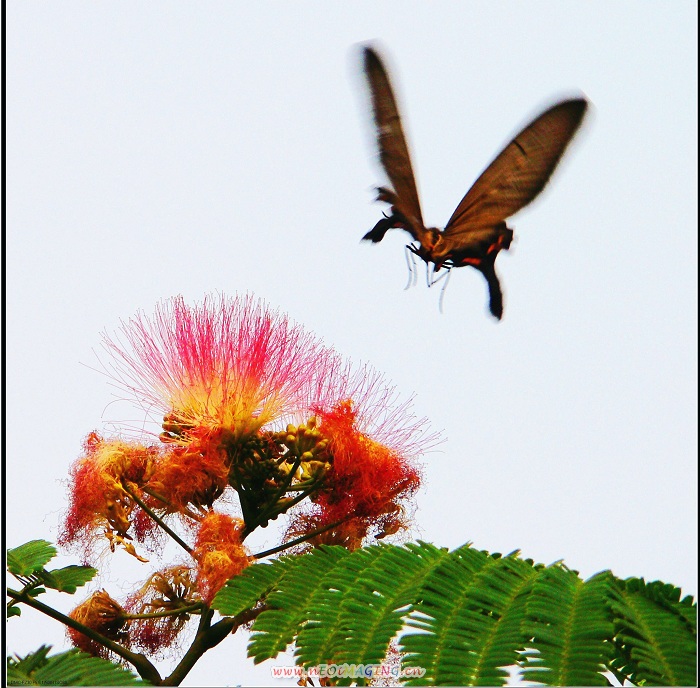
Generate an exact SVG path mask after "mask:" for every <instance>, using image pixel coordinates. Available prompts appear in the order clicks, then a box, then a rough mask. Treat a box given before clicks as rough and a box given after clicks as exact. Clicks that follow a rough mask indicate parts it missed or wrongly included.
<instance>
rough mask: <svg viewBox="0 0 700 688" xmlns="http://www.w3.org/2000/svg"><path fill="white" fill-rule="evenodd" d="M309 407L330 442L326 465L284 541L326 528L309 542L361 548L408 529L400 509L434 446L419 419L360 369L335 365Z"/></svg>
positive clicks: (434, 440)
mask: <svg viewBox="0 0 700 688" xmlns="http://www.w3.org/2000/svg"><path fill="white" fill-rule="evenodd" d="M318 391H319V394H318V398H319V399H320V402H318V403H317V405H316V406H315V407H314V409H313V410H314V412H315V413H316V417H317V421H318V426H317V427H318V430H319V432H320V434H321V436H322V437H323V438H325V439H326V440H327V441H328V449H327V451H328V453H329V454H330V456H331V457H332V468H331V470H330V471H328V474H327V476H326V479H325V486H324V488H323V489H322V490H321V491H320V492H319V493H318V494H317V495H316V496H314V497H313V502H314V504H313V506H312V507H311V508H310V509H304V508H303V507H302V508H301V509H300V510H299V511H298V512H297V514H296V516H295V518H294V519H293V520H292V523H291V525H290V528H289V530H288V532H287V534H286V538H285V539H287V540H288V541H289V540H293V539H295V538H296V537H300V536H302V535H306V534H310V533H312V532H314V531H316V530H322V529H324V528H328V527H329V526H331V525H332V524H335V525H334V526H332V527H330V528H328V530H324V532H323V533H320V534H319V535H317V536H316V537H314V538H312V539H311V540H310V542H311V544H314V545H315V544H321V543H326V544H331V543H332V544H341V545H343V546H345V547H348V548H349V549H355V548H357V547H359V546H360V545H361V544H362V542H363V540H364V539H365V538H366V537H367V536H368V535H373V536H374V537H375V538H382V537H385V536H387V535H391V534H394V533H396V532H398V531H399V530H401V529H402V528H405V527H406V517H405V513H406V510H405V506H404V505H405V504H407V502H408V501H409V500H410V498H411V497H412V496H413V494H414V493H415V491H416V490H417V489H418V487H419V485H420V474H419V472H418V470H417V468H415V467H414V466H413V463H414V461H415V459H416V458H417V457H418V456H420V454H421V453H422V452H423V451H425V450H426V449H428V448H429V447H431V446H433V445H435V444H437V443H438V442H439V441H440V437H439V435H438V434H435V433H433V434H428V433H427V430H426V421H425V419H416V418H415V416H414V415H413V414H412V413H411V410H410V406H411V402H410V400H409V401H407V402H403V403H400V402H399V401H398V398H397V394H396V392H395V389H394V388H393V387H390V386H388V385H387V384H386V383H385V381H384V378H383V377H382V376H381V375H379V374H378V373H376V372H375V371H373V370H372V369H371V368H370V367H368V366H365V367H363V368H361V369H359V370H357V371H356V372H355V373H353V372H352V371H351V369H350V367H349V366H347V365H346V366H339V367H338V368H337V369H336V370H335V371H334V374H333V376H332V378H331V379H327V380H326V381H325V382H324V386H323V387H322V388H320V389H319V390H318Z"/></svg>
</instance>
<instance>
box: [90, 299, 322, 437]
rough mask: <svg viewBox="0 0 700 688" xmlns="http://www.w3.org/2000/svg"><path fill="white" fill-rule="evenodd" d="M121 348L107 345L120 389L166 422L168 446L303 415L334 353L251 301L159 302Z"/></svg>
mask: <svg viewBox="0 0 700 688" xmlns="http://www.w3.org/2000/svg"><path fill="white" fill-rule="evenodd" d="M121 333H122V338H123V340H125V341H124V342H122V341H120V340H119V339H117V338H115V339H112V338H110V337H108V336H105V337H104V344H105V346H106V348H107V349H108V350H109V351H110V353H111V354H112V356H113V358H114V364H113V366H112V368H113V373H114V374H115V377H117V379H118V380H119V381H120V383H121V385H122V386H123V387H125V388H126V389H127V390H129V391H131V392H132V393H133V394H134V395H135V396H136V397H137V398H138V399H139V401H140V402H143V401H145V402H147V403H150V404H152V405H153V406H154V407H155V408H159V409H161V410H162V412H163V413H164V415H165V416H166V424H167V425H168V427H167V428H166V429H167V430H169V431H170V432H169V435H168V437H169V438H170V439H171V440H174V441H177V440H178V438H179V439H180V440H184V441H185V442H186V441H187V438H188V437H189V435H190V434H191V432H192V431H193V430H194V431H195V432H197V433H198V434H199V435H200V436H201V434H202V432H204V431H205V430H207V429H209V430H224V431H226V432H227V433H230V434H231V435H233V437H234V438H241V437H246V436H250V435H252V434H253V433H255V432H256V431H257V430H259V429H260V428H261V427H263V426H265V425H267V424H269V423H270V422H272V421H274V420H277V419H279V418H280V417H282V416H285V415H287V414H290V413H293V412H294V411H296V410H298V409H299V407H300V405H301V404H302V403H303V401H305V400H306V398H307V396H308V387H309V382H310V380H311V379H313V378H314V377H317V376H318V375H319V374H321V375H322V374H323V372H322V371H323V369H324V367H326V366H328V365H329V364H330V362H331V359H332V358H333V354H332V352H331V351H330V350H329V349H327V348H326V347H324V346H323V345H322V343H321V342H320V341H319V340H317V339H316V338H315V337H313V336H312V335H310V334H308V333H306V332H305V331H304V330H303V329H302V328H301V327H300V326H298V325H295V324H292V323H290V321H289V320H288V319H287V318H286V316H284V315H282V314H280V313H278V312H276V311H271V310H269V309H268V308H267V307H266V306H265V304H264V303H263V302H261V301H259V300H256V299H254V298H253V297H251V296H244V297H234V298H227V297H225V296H219V297H207V298H205V300H204V302H203V303H201V304H198V305H195V306H188V305H186V304H185V302H184V300H183V299H182V297H175V298H173V299H170V300H168V301H165V302H162V303H161V304H160V305H159V306H158V307H157V309H156V313H155V315H154V317H153V318H149V317H147V316H145V315H143V314H139V315H137V316H136V317H135V318H133V319H131V320H130V321H129V322H128V323H123V324H122V328H121Z"/></svg>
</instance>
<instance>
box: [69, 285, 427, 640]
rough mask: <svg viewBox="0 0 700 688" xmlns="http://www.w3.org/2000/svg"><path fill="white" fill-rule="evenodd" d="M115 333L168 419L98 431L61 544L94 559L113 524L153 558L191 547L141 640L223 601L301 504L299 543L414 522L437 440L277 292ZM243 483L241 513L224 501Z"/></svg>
mask: <svg viewBox="0 0 700 688" xmlns="http://www.w3.org/2000/svg"><path fill="white" fill-rule="evenodd" d="M104 345H105V348H106V350H107V352H108V353H109V354H110V361H111V362H110V363H108V364H107V365H106V368H107V371H108V373H109V375H110V376H111V377H112V379H113V380H114V381H115V382H116V383H117V384H118V385H119V386H120V387H121V388H122V389H123V390H124V391H125V392H126V393H127V394H128V395H129V396H132V397H133V398H134V399H135V400H136V401H137V402H138V404H139V405H140V406H141V407H146V408H150V409H156V410H158V411H159V412H160V416H161V417H162V423H161V429H160V432H158V433H153V434H152V436H151V439H150V441H148V442H146V443H143V442H132V441H127V440H125V439H122V438H112V439H103V438H101V437H100V436H98V435H97V434H96V433H92V434H91V435H89V437H88V439H87V440H86V443H85V447H84V453H83V456H82V457H81V458H80V459H79V460H78V461H77V462H76V464H75V465H74V466H73V469H72V472H71V493H70V494H71V505H70V508H69V510H68V514H67V516H66V520H65V523H64V528H63V532H62V535H61V543H62V544H64V545H69V544H76V545H79V546H81V547H83V549H84V552H85V555H86V558H87V557H88V555H89V554H91V553H92V551H93V550H94V547H95V545H96V543H97V541H98V540H99V538H101V537H105V536H106V538H107V539H108V541H109V545H110V547H111V548H112V550H114V549H115V548H116V547H117V546H119V547H122V548H124V549H125V550H126V551H127V552H129V553H131V554H133V555H135V556H137V557H139V558H141V559H142V560H144V561H145V559H143V558H142V557H141V555H140V554H138V553H137V551H136V549H135V544H134V543H136V544H138V543H144V544H145V545H146V546H147V547H150V548H151V549H152V550H153V548H154V544H158V542H159V541H158V539H157V536H161V537H162V538H165V537H166V536H167V535H169V536H170V537H171V538H173V539H174V540H175V541H176V542H177V543H178V544H179V545H180V546H181V547H182V548H184V549H185V551H186V552H187V556H188V558H189V563H187V564H177V565H176V566H174V567H173V566H170V567H166V568H165V569H163V570H162V571H161V572H160V573H158V574H154V575H153V576H152V577H151V578H149V581H148V582H147V584H146V585H145V586H144V587H143V588H142V589H141V592H140V593H138V594H137V595H136V596H135V597H133V596H132V598H131V599H130V600H129V602H128V603H127V604H126V609H127V610H128V611H127V613H128V614H132V615H134V614H137V611H136V610H137V608H138V609H140V610H141V611H140V612H138V613H140V614H141V616H140V617H139V619H136V618H134V620H133V621H134V622H133V624H131V628H132V636H133V637H132V641H133V642H134V646H135V647H141V648H143V649H145V650H147V651H150V652H156V651H157V650H158V648H162V647H164V646H166V645H168V644H169V643H171V642H173V641H174V639H175V637H176V636H177V634H178V633H179V632H180V629H181V627H182V625H183V624H184V621H185V620H186V619H187V618H189V614H191V613H197V612H192V609H191V608H190V607H187V609H188V611H186V612H182V611H178V609H179V610H181V609H183V608H185V606H187V605H190V606H191V605H195V607H196V605H197V604H201V605H208V604H209V603H210V602H211V600H212V599H213V597H214V595H215V594H216V592H217V591H218V590H219V589H220V588H221V587H222V586H223V585H224V583H225V582H226V581H227V580H228V579H230V578H231V577H233V576H236V575H238V574H239V573H240V572H241V571H243V569H244V568H245V567H246V566H248V564H249V563H250V561H251V560H252V559H253V556H252V555H251V553H250V552H249V551H248V550H247V549H246V547H245V545H244V541H245V539H246V537H247V536H248V535H250V533H251V532H253V531H254V530H256V529H257V528H261V527H265V526H267V524H268V523H269V522H270V521H271V520H274V519H277V518H279V517H280V516H282V515H285V514H287V515H288V516H291V520H290V523H289V527H288V530H287V534H286V537H285V542H287V546H289V547H292V546H294V545H300V543H307V544H306V545H305V546H307V547H308V546H313V545H316V544H320V543H324V542H325V543H328V542H331V543H337V544H343V545H344V546H346V547H349V548H351V549H354V548H356V547H359V546H360V545H362V544H363V543H365V542H368V541H370V540H371V539H374V538H382V537H385V536H387V535H391V534H393V533H396V532H398V531H400V530H401V529H403V528H405V527H406V526H407V525H408V523H407V514H408V513H409V510H408V506H409V502H410V498H411V496H412V495H413V494H414V492H415V490H416V489H417V487H418V486H419V482H420V477H419V472H418V470H417V468H416V466H415V462H416V460H417V459H418V457H419V456H420V455H421V453H422V452H423V451H425V449H427V448H428V447H429V446H431V445H432V444H435V443H436V441H437V440H438V439H439V438H438V436H437V435H435V434H429V433H428V432H427V430H426V421H425V420H424V419H416V418H415V416H414V415H413V414H412V412H411V408H410V407H411V403H410V400H409V401H403V402H401V401H400V400H399V398H398V395H397V393H396V391H395V390H394V388H393V387H391V386H390V385H388V384H387V383H386V382H385V380H384V378H383V377H382V376H381V375H379V374H378V373H376V372H375V371H374V370H372V369H371V368H369V367H368V366H363V367H359V368H358V367H354V366H353V365H352V364H350V363H349V362H347V361H345V360H344V359H343V358H342V357H341V356H340V355H338V354H337V353H336V352H335V351H333V350H332V349H331V348H329V347H327V346H326V345H324V344H323V342H322V341H321V340H319V339H318V338H316V337H314V336H313V335H311V334H309V333H308V332H306V331H304V329H303V328H302V327H301V326H299V325H296V324H294V323H292V322H290V321H289V319H288V318H287V317H286V316H284V315H282V314H280V313H279V312H277V311H272V310H270V309H269V308H268V307H267V306H266V305H265V304H264V303H263V302H261V301H259V300H256V299H254V298H253V297H251V296H244V297H235V298H226V297H224V296H219V297H208V298H206V299H205V300H204V302H203V303H201V304H197V305H194V306H189V305H187V304H186V303H185V302H184V300H183V299H182V298H181V297H176V298H174V299H171V300H169V301H165V302H163V303H161V304H160V305H159V306H158V307H157V308H156V311H155V314H154V315H153V316H151V317H149V316H146V315H144V314H139V315H137V316H136V317H134V318H132V319H131V320H129V321H128V322H125V323H122V327H121V329H120V332H119V334H118V335H114V336H106V335H105V337H104ZM234 495H235V496H236V497H237V501H238V504H239V509H237V510H236V511H235V513H232V514H229V513H225V512H226V511H227V510H230V505H231V503H232V499H231V497H232V496H234ZM222 505H224V506H223V508H222ZM215 506H216V511H214V507H215ZM175 526H185V530H186V533H185V536H184V539H183V538H182V537H180V536H179V535H177V534H176V533H175V532H174V531H173V530H172V528H173V527H175ZM192 537H194V542H193V543H192V544H187V542H186V540H188V539H190V538H192ZM158 591H160V594H156V593H157V592H158ZM173 600H177V604H176V603H175V602H173ZM173 605H175V606H173ZM178 605H179V606H178ZM144 609H146V610H151V611H150V612H149V611H143V610H144ZM144 615H145V616H144ZM86 618H87V617H86Z"/></svg>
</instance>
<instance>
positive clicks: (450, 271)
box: [433, 268, 452, 313]
mask: <svg viewBox="0 0 700 688" xmlns="http://www.w3.org/2000/svg"><path fill="white" fill-rule="evenodd" d="M451 274H452V270H450V268H447V271H446V272H445V273H444V274H442V275H440V277H439V278H438V280H441V279H442V278H443V277H445V275H446V276H447V279H446V280H445V283H444V284H443V285H442V289H440V301H439V304H440V305H439V308H440V313H442V302H443V301H444V299H445V290H446V289H447V285H448V284H449V282H450V275H451ZM438 280H435V282H433V284H435V283H436V282H437V281H438Z"/></svg>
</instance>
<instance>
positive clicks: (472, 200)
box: [444, 98, 588, 250]
mask: <svg viewBox="0 0 700 688" xmlns="http://www.w3.org/2000/svg"><path fill="white" fill-rule="evenodd" d="M587 107H588V103H587V102H586V101H585V100H584V99H583V98H576V99H573V100H564V101H562V102H561V103H558V104H557V105H554V106H553V107H551V108H549V110H546V111H545V112H543V113H542V114H541V115H540V116H539V117H537V118H536V119H535V120H534V121H533V122H531V123H530V124H528V125H527V126H526V127H525V128H524V129H523V130H522V131H521V132H520V133H519V134H518V135H517V136H516V137H515V138H514V139H513V140H512V141H511V142H510V143H509V144H508V145H507V146H506V147H505V148H504V149H503V150H502V151H501V153H500V154H499V155H498V156H497V157H496V159H495V160H494V161H493V162H492V163H491V164H490V165H489V166H488V167H487V168H486V170H485V171H484V172H483V173H482V175H481V176H480V177H479V178H478V179H477V180H476V182H475V183H474V185H473V186H472V188H471V189H469V191H467V194H466V196H465V197H464V198H463V199H462V201H461V202H460V204H459V205H458V206H457V209H456V210H455V211H454V213H453V214H452V217H451V218H450V220H449V222H448V223H447V225H446V226H445V230H444V237H445V239H446V240H447V239H455V238H457V237H460V235H463V238H464V240H465V241H467V242H468V237H467V235H468V234H469V233H470V232H473V231H475V230H477V231H478V230H481V229H486V228H490V227H495V226H496V225H498V224H499V223H501V222H503V221H504V220H505V219H506V218H508V217H510V216H511V215H514V214H515V213H516V212H517V211H518V210H520V209H521V208H524V207H525V206H526V205H527V204H528V203H530V202H531V201H532V200H534V199H535V198H536V197H537V195H538V194H539V193H540V191H542V189H543V188H544V187H545V185H546V184H547V181H548V180H549V178H550V176H551V175H552V172H554V169H555V168H556V166H557V163H558V162H559V160H560V159H561V157H562V155H563V154H564V151H565V150H566V147H567V146H568V145H569V142H570V141H571V139H572V138H573V136H574V134H575V133H576V130H577V129H578V128H579V126H580V124H581V121H582V120H583V116H584V114H585V113H586V108H587ZM452 243H453V242H452V241H450V244H452ZM455 250H459V242H456V243H455Z"/></svg>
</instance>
